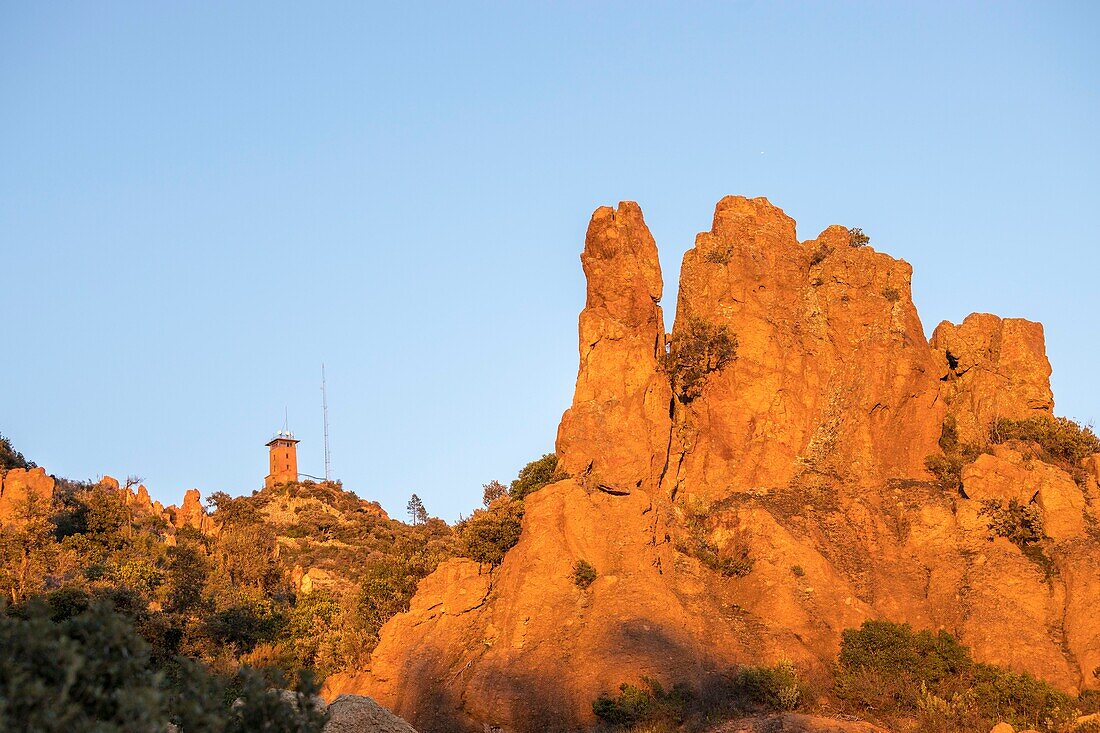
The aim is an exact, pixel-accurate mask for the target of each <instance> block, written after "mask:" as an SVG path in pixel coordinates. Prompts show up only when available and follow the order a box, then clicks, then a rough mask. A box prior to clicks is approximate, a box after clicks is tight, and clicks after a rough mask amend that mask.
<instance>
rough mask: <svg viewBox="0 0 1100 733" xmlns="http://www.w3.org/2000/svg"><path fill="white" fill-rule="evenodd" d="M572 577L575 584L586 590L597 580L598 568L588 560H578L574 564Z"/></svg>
mask: <svg viewBox="0 0 1100 733" xmlns="http://www.w3.org/2000/svg"><path fill="white" fill-rule="evenodd" d="M572 577H573V584H574V585H576V586H577V587H578V588H580V589H581V590H584V589H586V588H588V586H590V585H592V583H593V581H595V580H596V568H594V567H592V566H591V565H589V564H588V561H587V560H577V562H575V563H574V564H573V576H572Z"/></svg>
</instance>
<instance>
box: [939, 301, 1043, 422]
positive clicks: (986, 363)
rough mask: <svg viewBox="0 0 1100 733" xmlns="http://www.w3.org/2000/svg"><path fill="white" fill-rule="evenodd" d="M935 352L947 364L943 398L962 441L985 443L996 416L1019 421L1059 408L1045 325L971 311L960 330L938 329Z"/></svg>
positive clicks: (942, 326) (945, 325)
mask: <svg viewBox="0 0 1100 733" xmlns="http://www.w3.org/2000/svg"><path fill="white" fill-rule="evenodd" d="M932 348H933V349H936V350H937V352H938V353H941V354H943V358H944V359H946V361H947V364H948V371H947V374H946V377H945V380H944V385H943V395H944V399H945V401H946V402H947V404H948V405H949V406H950V408H951V412H952V413H953V414H954V415H955V419H956V420H957V422H958V433H959V439H960V440H963V441H967V442H978V443H980V442H984V441H985V440H986V439H987V436H988V433H989V424H990V422H991V421H992V420H993V418H995V417H1007V418H1012V419H1014V420H1019V419H1023V418H1028V417H1032V416H1034V415H1049V414H1051V413H1052V411H1053V410H1054V394H1053V393H1052V392H1051V391H1050V371H1051V370H1050V362H1049V361H1047V356H1046V341H1045V338H1044V336H1043V326H1042V324H1041V323H1034V322H1032V321H1025V320H1024V319H1022V318H998V317H997V316H994V315H990V314H989V313H972V314H971V315H969V316H967V317H966V319H965V320H963V322H962V323H961V324H959V325H957V326H956V325H954V324H952V323H948V322H947V321H944V322H943V323H941V324H940V325H939V326H937V327H936V330H935V331H934V332H933V334H932Z"/></svg>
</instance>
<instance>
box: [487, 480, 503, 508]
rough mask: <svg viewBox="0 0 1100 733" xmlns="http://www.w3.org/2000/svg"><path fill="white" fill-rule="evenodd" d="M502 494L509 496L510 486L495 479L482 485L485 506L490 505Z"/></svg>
mask: <svg viewBox="0 0 1100 733" xmlns="http://www.w3.org/2000/svg"><path fill="white" fill-rule="evenodd" d="M502 496H508V487H507V486H505V485H504V484H502V483H501V482H499V481H497V480H495V479H494V480H492V481H490V482H489V483H487V484H483V485H482V487H481V503H482V504H484V505H485V506H489V505H490V504H492V503H493V502H494V501H496V500H497V499H499V498H500V497H502Z"/></svg>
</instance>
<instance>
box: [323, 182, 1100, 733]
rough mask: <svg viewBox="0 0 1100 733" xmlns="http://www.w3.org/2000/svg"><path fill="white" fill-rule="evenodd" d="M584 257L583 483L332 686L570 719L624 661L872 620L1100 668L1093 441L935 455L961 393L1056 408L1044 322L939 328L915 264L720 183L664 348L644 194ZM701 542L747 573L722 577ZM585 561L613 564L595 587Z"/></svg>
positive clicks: (454, 573) (571, 462)
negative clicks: (1033, 454) (941, 466)
mask: <svg viewBox="0 0 1100 733" xmlns="http://www.w3.org/2000/svg"><path fill="white" fill-rule="evenodd" d="M582 263H583V265H584V270H585V273H586V275H587V277H588V295H587V300H586V304H585V308H584V311H583V312H582V314H581V319H580V371H579V373H578V377H577V390H576V395H575V397H574V401H573V405H572V406H571V407H570V408H569V410H568V411H566V413H565V415H564V417H563V419H562V423H561V427H560V429H559V432H558V453H559V457H560V465H561V466H562V467H563V468H564V469H565V470H566V471H568V472H569V473H570V474H571V478H568V479H566V480H563V481H560V482H558V483H555V484H553V485H550V486H548V487H546V488H544V489H542V490H541V491H539V492H537V493H535V494H532V495H530V496H529V497H528V498H527V499H526V502H525V503H526V510H525V515H524V519H523V533H522V536H521V538H520V540H519V543H518V544H517V545H516V546H515V547H514V548H513V549H512V550H511V551H509V553H508V554H507V556H506V557H505V559H504V561H503V563H502V564H501V565H500V566H499V567H497V568H494V569H492V570H491V571H489V570H488V569H487V568H485V567H478V566H477V565H476V564H474V563H473V562H471V561H467V560H453V561H451V562H448V563H445V564H444V565H442V566H441V567H440V568H439V569H438V570H437V571H436V572H435V573H434V574H433V575H431V576H429V577H428V578H426V579H425V580H424V581H422V583H421V585H420V587H419V589H418V591H417V594H416V596H415V598H414V599H413V601H412V604H411V608H410V609H409V611H408V612H407V613H404V614H399V615H398V616H396V617H394V618H393V619H391V620H390V622H389V623H387V624H386V626H385V627H384V628H383V629H382V633H381V642H380V644H379V645H378V647H377V649H376V650H375V652H374V654H373V657H372V660H371V666H370V668H369V669H368V670H365V671H363V672H361V673H359V674H355V675H345V676H341V677H338V678H336V679H333V680H330V683H329V687H328V693H329V694H330V695H331V694H337V693H340V692H355V693H363V694H368V695H370V696H372V697H374V698H375V699H377V700H378V701H379V702H380V703H382V704H383V705H385V706H387V707H389V708H391V709H393V710H394V711H395V712H397V713H398V714H400V715H401V716H402V717H404V718H406V719H408V720H409V721H410V722H412V723H413V724H414V725H415V726H416V727H417V728H418V729H419V730H421V731H424V732H425V733H431V732H433V731H482V730H491V729H499V730H502V731H516V732H520V733H525V732H527V731H532V732H533V731H546V730H573V729H576V728H579V727H583V726H586V725H589V724H591V723H592V713H591V702H592V700H593V699H594V698H595V697H596V696H597V695H598V694H600V693H602V692H609V691H612V690H614V689H615V688H617V687H618V685H619V683H620V682H622V681H635V680H637V679H638V678H640V677H642V676H650V677H655V678H657V679H659V680H661V681H663V682H666V683H673V682H689V683H699V682H701V681H703V680H705V679H706V677H707V676H708V675H711V674H713V673H715V672H718V671H721V670H725V669H726V668H728V667H729V666H731V665H734V664H740V663H754V664H755V663H776V662H778V661H780V660H782V659H789V660H792V661H793V662H795V663H796V664H798V665H801V666H803V667H815V666H817V667H820V666H822V665H826V664H829V663H830V662H831V660H832V659H833V658H834V657H835V654H836V652H837V649H838V644H839V638H840V633H841V631H843V630H844V629H845V628H850V627H855V626H858V625H859V624H860V623H861V622H862V621H863V620H866V619H870V618H886V619H891V620H894V621H904V622H908V623H911V624H913V625H914V626H915V627H917V628H930V629H946V630H948V631H950V632H951V633H953V634H956V635H958V636H959V637H960V638H961V639H962V641H963V642H964V643H966V644H968V645H969V646H970V647H971V649H972V652H973V654H974V656H975V657H976V658H977V659H979V660H981V661H986V662H990V663H994V664H1001V665H1005V666H1008V667H1010V668H1013V669H1017V670H1026V671H1029V672H1031V673H1033V674H1036V675H1038V676H1040V677H1042V678H1044V679H1046V680H1049V681H1051V682H1052V683H1054V684H1057V685H1060V686H1062V687H1064V688H1066V689H1080V688H1083V687H1097V686H1098V685H1100V679H1098V678H1097V677H1096V676H1095V675H1094V674H1093V670H1095V669H1097V668H1100V614H1097V613H1096V612H1095V609H1096V608H1098V607H1100V552H1098V550H1100V540H1098V538H1097V534H1096V532H1095V531H1092V532H1090V531H1087V528H1088V527H1090V526H1091V527H1095V526H1096V522H1097V520H1098V519H1100V502H1097V497H1100V487H1098V486H1097V484H1096V478H1097V476H1098V475H1100V458H1097V457H1094V459H1092V461H1091V463H1090V466H1091V468H1090V470H1091V471H1092V472H1093V474H1092V477H1091V478H1089V479H1087V481H1086V484H1085V485H1084V486H1078V485H1077V484H1076V483H1075V482H1074V481H1073V479H1072V478H1071V477H1070V476H1069V475H1068V474H1067V473H1066V472H1065V471H1062V470H1061V469H1060V468H1057V467H1055V466H1052V465H1048V464H1045V463H1042V462H1041V461H1034V460H1026V459H1025V455H1026V450H1027V447H1026V446H1012V445H1005V446H1000V447H998V448H997V450H995V451H994V452H993V453H992V454H990V455H983V456H982V457H981V458H980V459H979V460H978V461H976V462H974V463H973V464H972V465H970V466H968V467H967V469H966V470H965V472H964V474H963V485H964V489H963V492H962V493H961V494H960V493H959V492H954V491H945V490H944V489H942V488H941V487H940V486H939V485H937V484H936V483H934V482H933V481H931V480H930V478H931V477H930V476H929V475H928V474H927V473H926V471H925V469H924V459H925V457H926V456H928V455H932V454H936V453H938V452H939V447H938V445H937V441H938V438H939V437H940V434H941V429H942V426H943V423H944V418H945V416H946V415H951V416H953V417H954V418H955V420H956V422H957V425H958V429H959V434H960V438H961V439H967V440H968V439H971V438H973V439H979V438H981V437H983V430H984V429H985V425H986V424H987V422H988V421H989V420H990V419H992V418H994V417H997V416H1009V417H1023V416H1027V415H1033V414H1037V413H1038V414H1048V413H1049V412H1050V410H1051V409H1052V404H1053V401H1052V399H1051V394H1050V388H1049V383H1048V377H1049V374H1050V366H1049V364H1048V362H1047V359H1046V356H1045V353H1044V348H1043V338H1042V330H1041V327H1039V326H1038V324H1032V323H1029V322H1027V321H1019V320H1011V319H1009V320H1001V319H998V318H996V317H994V316H971V317H969V318H967V319H966V320H965V321H963V323H962V325H960V326H951V325H950V324H941V326H940V327H939V328H938V329H937V330H936V334H935V336H934V338H933V343H932V344H929V342H928V340H927V339H926V338H925V335H924V330H923V327H922V325H921V322H920V319H919V317H918V315H917V313H916V309H915V308H914V306H913V303H912V299H911V295H910V277H911V269H910V267H909V265H908V264H907V263H905V262H904V261H901V260H896V259H893V258H891V257H889V256H887V255H885V254H882V253H879V252H876V251H874V250H873V249H871V248H870V247H853V246H850V244H849V237H848V232H847V230H846V229H844V228H842V227H837V226H834V227H829V228H828V229H826V230H825V231H824V232H823V233H822V234H821V235H820V236H819V237H817V238H816V239H814V240H810V241H807V242H801V243H800V242H799V241H798V239H797V237H796V235H795V225H794V222H793V221H792V220H791V219H790V218H789V217H788V216H786V214H784V213H783V212H782V211H781V210H779V209H778V208H776V207H775V206H773V205H772V204H770V203H769V202H768V201H767V200H766V199H762V198H758V199H745V198H741V197H727V198H725V199H723V200H722V201H720V202H719V203H718V206H717V208H716V210H715V216H714V223H713V226H712V228H711V231H709V232H704V233H702V234H700V235H699V236H698V238H697V239H696V243H695V247H694V248H693V249H691V250H689V251H688V252H687V253H686V254H685V256H684V262H683V268H682V271H681V284H680V295H679V304H678V308H677V316H676V323H675V326H674V328H673V329H672V334H673V335H672V340H671V343H670V344H667V345H666V339H665V334H664V326H663V322H662V316H661V309H660V307H659V299H660V296H661V275H660V271H659V267H658V264H657V254H656V247H655V245H654V243H653V239H652V237H651V236H650V234H649V231H648V230H647V228H646V226H645V223H644V221H643V220H642V215H641V211H640V210H639V208H638V206H637V205H636V204H633V203H623V204H620V205H619V207H618V208H617V209H614V210H612V209H610V208H600V209H598V210H597V211H596V213H595V214H594V215H593V217H592V222H591V224H590V226H589V230H588V236H587V238H586V241H585V249H584V253H583V255H582ZM722 327H725V328H726V330H727V332H728V333H730V334H734V335H736V338H737V341H738V348H737V353H736V359H734V360H733V361H730V362H728V363H726V364H724V366H722V367H721V368H720V369H710V368H709V367H708V369H707V370H704V376H705V378H704V379H702V380H701V381H700V382H699V383H698V384H697V385H696V387H695V391H693V392H692V393H691V394H690V395H688V394H687V393H684V392H682V391H681V392H680V393H678V394H676V395H674V392H673V386H672V385H671V384H670V378H669V374H668V373H666V369H665V367H664V364H665V360H666V357H665V354H666V352H668V351H670V350H671V351H672V353H673V354H676V353H683V352H676V349H678V348H680V349H683V348H687V347H688V346H690V345H691V343H692V339H693V338H694V334H696V333H700V332H707V333H714V332H716V330H717V329H721V328H722ZM710 366H713V364H711V365H710ZM708 370H709V371H708ZM984 498H1017V499H1018V500H1019V501H1021V502H1025V501H1026V502H1032V501H1034V502H1035V503H1036V505H1037V506H1038V507H1039V508H1040V510H1041V512H1042V513H1043V517H1044V521H1045V524H1046V527H1047V533H1048V534H1049V536H1050V538H1051V542H1050V545H1049V547H1048V548H1047V553H1048V555H1049V558H1050V562H1051V568H1052V569H1051V570H1049V571H1047V570H1045V569H1044V568H1042V567H1040V566H1039V565H1037V564H1036V563H1035V562H1033V561H1032V560H1031V559H1029V558H1028V557H1026V556H1025V555H1024V554H1023V552H1022V551H1021V550H1020V549H1019V548H1018V547H1017V546H1016V545H1013V544H1011V543H1010V542H1009V541H1008V540H1005V539H1002V538H998V539H996V540H995V541H991V540H990V532H989V529H988V518H987V517H985V516H984V515H982V514H981V512H980V510H981V501H982V500H983V499H984ZM700 543H703V544H704V545H705V546H707V547H709V548H713V549H714V550H715V551H716V552H718V553H721V554H723V555H725V556H731V557H743V558H746V559H747V560H748V561H749V562H751V571H749V572H744V568H743V569H742V572H739V573H726V574H725V575H723V574H722V573H720V572H716V571H715V569H712V568H713V566H712V565H711V566H708V565H704V563H703V562H701V561H700V559H697V558H699V557H702V555H700V554H699V553H697V552H692V550H691V548H692V547H693V546H698V545H699V544H700ZM580 559H584V560H586V561H588V562H589V563H590V564H591V565H592V566H594V567H595V569H596V571H597V577H596V580H595V582H593V583H592V585H591V586H590V587H588V588H587V589H583V590H582V589H581V588H578V587H577V586H576V585H575V584H574V583H573V582H572V581H571V579H570V571H571V568H572V566H573V564H574V563H575V562H576V561H577V560H580ZM795 568H797V569H798V571H797V572H796V571H795V570H794V569H795Z"/></svg>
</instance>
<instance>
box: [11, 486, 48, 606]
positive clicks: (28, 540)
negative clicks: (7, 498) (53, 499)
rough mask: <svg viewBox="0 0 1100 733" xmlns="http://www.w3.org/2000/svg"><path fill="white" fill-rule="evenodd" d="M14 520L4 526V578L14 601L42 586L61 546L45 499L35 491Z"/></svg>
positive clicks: (18, 600) (20, 600)
mask: <svg viewBox="0 0 1100 733" xmlns="http://www.w3.org/2000/svg"><path fill="white" fill-rule="evenodd" d="M13 519H14V521H11V522H8V523H7V524H5V525H3V526H0V582H2V583H3V585H4V591H5V593H4V595H6V596H7V597H8V598H10V599H11V602H12V603H13V604H19V603H21V602H22V601H23V600H24V599H25V598H26V597H27V596H28V595H30V594H32V593H34V592H36V591H38V590H41V588H42V586H43V583H44V581H45V578H46V575H47V574H48V573H49V571H50V570H51V569H53V567H54V565H55V560H56V558H57V555H58V546H57V543H56V542H55V541H54V536H53V529H54V527H53V524H51V523H50V520H49V507H48V505H47V503H46V501H45V500H43V499H42V498H41V497H38V496H35V495H34V494H28V495H27V497H26V498H25V499H24V500H23V501H22V502H20V504H19V506H17V507H16V515H15V517H14V518H13Z"/></svg>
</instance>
